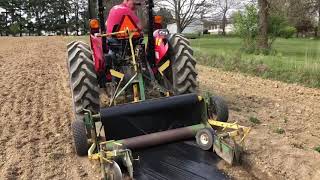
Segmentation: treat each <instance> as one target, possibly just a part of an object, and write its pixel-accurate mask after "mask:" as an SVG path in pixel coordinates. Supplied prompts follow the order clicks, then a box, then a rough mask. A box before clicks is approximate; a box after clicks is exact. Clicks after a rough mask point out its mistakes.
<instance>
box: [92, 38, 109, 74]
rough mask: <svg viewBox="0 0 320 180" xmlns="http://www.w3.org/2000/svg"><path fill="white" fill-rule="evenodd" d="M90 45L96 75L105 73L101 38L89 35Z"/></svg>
mask: <svg viewBox="0 0 320 180" xmlns="http://www.w3.org/2000/svg"><path fill="white" fill-rule="evenodd" d="M90 42H91V43H90V44H91V49H92V53H93V61H94V69H95V71H96V72H97V73H100V72H104V71H105V67H106V66H105V60H104V55H103V50H102V38H101V37H96V36H94V35H90Z"/></svg>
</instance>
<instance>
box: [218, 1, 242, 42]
mask: <svg viewBox="0 0 320 180" xmlns="http://www.w3.org/2000/svg"><path fill="white" fill-rule="evenodd" d="M213 4H214V7H216V10H217V11H218V15H219V16H220V17H222V18H221V28H222V35H223V36H225V35H226V25H227V23H228V20H227V15H228V12H229V11H230V10H231V9H239V8H240V7H241V5H242V4H241V1H239V0H213Z"/></svg>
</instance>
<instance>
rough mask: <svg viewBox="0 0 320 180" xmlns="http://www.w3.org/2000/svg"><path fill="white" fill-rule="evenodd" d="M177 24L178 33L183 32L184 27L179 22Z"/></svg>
mask: <svg viewBox="0 0 320 180" xmlns="http://www.w3.org/2000/svg"><path fill="white" fill-rule="evenodd" d="M176 24H177V33H182V31H183V30H182V27H181V24H180V23H179V22H176Z"/></svg>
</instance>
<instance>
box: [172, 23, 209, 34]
mask: <svg viewBox="0 0 320 180" xmlns="http://www.w3.org/2000/svg"><path fill="white" fill-rule="evenodd" d="M167 29H168V30H169V32H170V33H177V32H178V30H177V29H178V28H177V25H176V23H172V24H168V25H167ZM203 30H204V26H203V22H202V21H201V20H195V21H194V22H192V23H191V24H189V25H188V26H187V27H186V28H185V29H184V30H183V31H182V33H183V34H199V33H202V32H203Z"/></svg>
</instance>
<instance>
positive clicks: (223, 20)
mask: <svg viewBox="0 0 320 180" xmlns="http://www.w3.org/2000/svg"><path fill="white" fill-rule="evenodd" d="M226 14H227V12H226V11H224V12H223V18H222V24H221V28H222V35H223V36H226V24H227V16H226Z"/></svg>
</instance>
